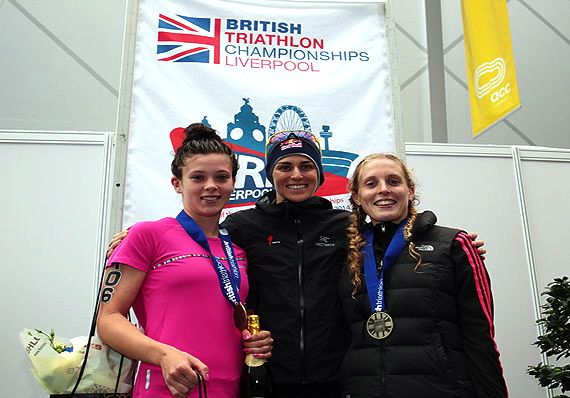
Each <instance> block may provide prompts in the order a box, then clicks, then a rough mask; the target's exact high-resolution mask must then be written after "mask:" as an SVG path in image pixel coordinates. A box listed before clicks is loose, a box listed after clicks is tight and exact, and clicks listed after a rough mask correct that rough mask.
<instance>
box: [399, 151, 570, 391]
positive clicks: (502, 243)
mask: <svg viewBox="0 0 570 398" xmlns="http://www.w3.org/2000/svg"><path fill="white" fill-rule="evenodd" d="M406 159H407V163H408V164H409V165H410V166H411V167H412V168H413V169H414V173H415V175H416V178H417V180H418V183H419V187H418V189H419V194H420V200H421V202H422V203H421V205H420V208H421V209H432V210H433V211H434V212H435V213H436V214H437V216H438V219H439V222H440V223H441V224H442V225H448V226H452V227H457V228H463V229H466V230H467V231H470V232H477V233H479V236H480V238H481V239H483V240H484V241H485V242H486V248H487V251H488V254H487V259H486V261H485V263H486V265H487V269H488V270H489V274H490V276H491V283H492V290H493V295H494V301H495V327H496V340H497V344H498V346H499V350H500V353H501V361H502V365H503V368H504V373H505V378H506V380H507V384H508V387H509V393H510V394H509V395H510V396H512V397H517V398H536V397H541V396H545V393H544V391H543V390H541V389H540V388H539V387H538V384H537V383H536V382H535V380H534V379H533V378H531V377H530V376H528V375H527V374H526V368H527V366H528V365H530V364H536V363H538V362H539V361H540V355H539V351H538V350H537V349H536V348H535V347H533V346H531V343H532V342H533V341H535V340H536V335H537V330H536V327H535V311H534V308H535V307H534V300H533V289H532V281H531V278H530V274H529V264H528V261H527V257H526V251H525V237H524V234H523V228H522V219H521V213H520V208H519V200H518V187H517V184H516V179H515V174H514V167H513V160H512V158H511V150H510V148H508V147H484V146H481V147H461V146H452V145H450V146H437V145H433V146H429V145H427V146H422V145H409V144H408V145H407V146H406ZM566 235H568V234H566Z"/></svg>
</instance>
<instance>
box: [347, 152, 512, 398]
mask: <svg viewBox="0 0 570 398" xmlns="http://www.w3.org/2000/svg"><path fill="white" fill-rule="evenodd" d="M350 188H351V202H352V204H353V211H352V214H351V216H350V226H349V228H348V238H349V244H348V251H349V256H348V261H347V267H346V268H345V269H344V270H343V271H342V272H341V280H340V284H339V291H340V296H341V299H342V301H343V307H344V313H345V315H346V317H347V320H348V323H349V326H350V331H351V335H352V337H351V343H350V348H349V350H348V353H347V355H346V357H345V359H344V361H343V364H342V381H343V388H344V394H345V396H346V397H347V398H348V397H350V398H371V397H382V398H400V397H405V398H415V397H418V398H420V397H421V398H464V397H469V398H471V397H473V398H475V397H476V398H484V397H485V398H491V397H493V398H499V397H506V396H507V387H506V383H505V380H504V378H503V372H502V368H501V363H500V361H499V353H498V351H497V347H496V344H495V340H494V337H493V336H494V325H493V299H492V295H491V290H490V281H489V276H488V274H487V271H486V269H485V266H484V264H483V262H482V260H481V258H480V257H479V256H478V255H477V252H476V250H475V249H474V248H473V246H472V245H471V244H470V239H469V237H468V235H467V234H466V233H465V232H463V231H460V230H455V229H451V228H446V227H441V226H437V225H435V222H436V217H435V215H434V214H433V213H432V212H430V211H426V212H423V213H421V214H417V213H416V210H415V207H414V201H415V185H414V183H413V180H412V178H411V176H410V173H409V171H408V169H407V168H406V166H405V165H404V164H403V162H402V161H401V160H400V159H399V158H397V157H396V156H393V155H384V154H374V155H369V156H368V157H366V158H365V159H364V160H363V161H362V162H361V163H360V164H359V165H358V167H357V168H356V170H355V172H354V175H353V177H352V178H351V183H350ZM367 216H368V217H370V220H371V222H370V223H366V222H365V219H366V217H367Z"/></svg>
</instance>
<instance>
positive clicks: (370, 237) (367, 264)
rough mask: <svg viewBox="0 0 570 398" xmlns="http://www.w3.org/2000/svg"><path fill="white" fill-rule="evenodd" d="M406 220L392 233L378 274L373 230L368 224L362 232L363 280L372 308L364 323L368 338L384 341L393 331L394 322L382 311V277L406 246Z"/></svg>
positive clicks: (383, 307)
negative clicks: (363, 239) (363, 244)
mask: <svg viewBox="0 0 570 398" xmlns="http://www.w3.org/2000/svg"><path fill="white" fill-rule="evenodd" d="M406 222H407V219H404V220H403V221H402V222H401V223H400V225H399V226H398V229H397V230H396V232H395V233H394V236H393V237H392V240H391V241H390V244H389V245H388V248H387V249H386V254H385V255H384V259H383V260H382V261H381V264H382V267H381V270H380V272H378V269H377V267H376V259H375V256H374V230H373V227H372V225H371V224H369V225H368V226H367V227H366V229H365V230H364V237H365V238H366V245H365V246H364V278H365V280H366V287H367V289H368V299H369V301H370V306H371V307H373V308H372V311H373V312H372V315H370V317H368V320H367V321H366V331H367V332H368V334H369V335H370V337H372V338H374V339H378V340H382V339H385V338H386V337H388V336H389V335H390V333H392V329H394V321H393V320H392V317H391V316H390V315H389V314H388V313H387V312H386V311H384V309H385V304H384V275H385V273H386V270H388V268H390V267H391V266H392V265H393V264H394V263H395V262H396V260H397V259H398V256H399V255H400V252H401V251H402V249H404V247H405V246H406V239H405V238H404V227H405V226H406Z"/></svg>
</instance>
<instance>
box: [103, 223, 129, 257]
mask: <svg viewBox="0 0 570 398" xmlns="http://www.w3.org/2000/svg"><path fill="white" fill-rule="evenodd" d="M128 234H129V230H128V229H125V230H124V231H121V232H118V233H116V234H115V235H113V237H112V238H111V241H110V242H109V247H107V253H106V254H105V256H106V258H109V257H111V253H113V250H115V248H116V247H117V246H119V243H121V241H122V240H123V239H125V238H126V237H127V235H128Z"/></svg>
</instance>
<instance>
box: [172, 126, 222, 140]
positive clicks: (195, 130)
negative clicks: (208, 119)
mask: <svg viewBox="0 0 570 398" xmlns="http://www.w3.org/2000/svg"><path fill="white" fill-rule="evenodd" d="M207 140H216V141H219V142H222V138H221V137H220V136H219V135H218V134H217V133H216V130H214V129H213V128H211V127H208V126H206V125H205V124H203V123H192V124H191V125H190V126H188V127H186V129H185V138H184V141H183V142H182V145H184V144H185V143H187V142H188V141H207Z"/></svg>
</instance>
